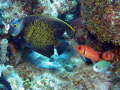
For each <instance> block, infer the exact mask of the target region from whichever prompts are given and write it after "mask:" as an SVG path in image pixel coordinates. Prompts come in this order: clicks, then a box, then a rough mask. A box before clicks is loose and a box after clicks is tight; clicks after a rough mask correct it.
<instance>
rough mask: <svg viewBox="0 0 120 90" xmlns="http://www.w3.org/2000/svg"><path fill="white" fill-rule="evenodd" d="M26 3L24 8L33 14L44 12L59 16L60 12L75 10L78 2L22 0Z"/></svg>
mask: <svg viewBox="0 0 120 90" xmlns="http://www.w3.org/2000/svg"><path fill="white" fill-rule="evenodd" d="M21 3H23V4H24V6H23V10H24V11H26V12H27V13H28V15H31V14H44V15H49V16H53V17H58V15H59V14H62V13H65V12H67V11H69V10H73V9H74V8H75V6H76V4H77V2H76V1H75V0H72V1H66V0H44V1H43V0H31V1H30V0H26V1H21Z"/></svg>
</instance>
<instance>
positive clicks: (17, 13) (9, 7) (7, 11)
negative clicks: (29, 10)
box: [0, 0, 27, 33]
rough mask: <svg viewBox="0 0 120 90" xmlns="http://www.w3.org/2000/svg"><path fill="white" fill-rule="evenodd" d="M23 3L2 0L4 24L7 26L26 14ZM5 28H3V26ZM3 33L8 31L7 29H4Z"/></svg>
mask: <svg viewBox="0 0 120 90" xmlns="http://www.w3.org/2000/svg"><path fill="white" fill-rule="evenodd" d="M22 6H23V5H22V4H21V3H20V2H17V1H14V2H13V0H1V1H0V9H1V11H2V12H1V18H2V24H3V25H4V26H5V27H6V28H7V24H8V23H10V22H11V21H13V20H15V19H17V18H21V17H23V16H26V15H27V14H26V13H25V11H23V10H22ZM2 29H3V28H2ZM2 31H3V33H7V30H6V29H3V30H2Z"/></svg>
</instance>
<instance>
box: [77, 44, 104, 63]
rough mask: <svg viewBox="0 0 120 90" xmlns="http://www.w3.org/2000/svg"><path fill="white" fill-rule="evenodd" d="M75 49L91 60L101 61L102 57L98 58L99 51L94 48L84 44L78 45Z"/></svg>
mask: <svg viewBox="0 0 120 90" xmlns="http://www.w3.org/2000/svg"><path fill="white" fill-rule="evenodd" d="M77 50H78V52H79V53H80V54H81V55H82V56H84V57H86V58H89V59H91V60H93V61H102V59H100V57H99V55H100V54H101V53H100V52H96V51H95V50H93V49H92V48H90V47H88V46H85V45H79V46H77Z"/></svg>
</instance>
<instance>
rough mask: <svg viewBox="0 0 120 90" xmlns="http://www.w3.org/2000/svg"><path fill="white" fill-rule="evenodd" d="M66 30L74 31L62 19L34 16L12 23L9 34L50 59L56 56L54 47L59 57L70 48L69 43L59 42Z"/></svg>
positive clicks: (16, 40)
mask: <svg viewBox="0 0 120 90" xmlns="http://www.w3.org/2000/svg"><path fill="white" fill-rule="evenodd" d="M66 29H72V30H74V29H73V28H72V27H71V26H70V25H68V24H67V23H66V22H64V21H62V20H60V19H57V18H53V17H49V16H45V15H32V16H27V17H23V18H20V19H18V20H15V21H13V22H11V23H10V24H9V27H8V33H9V34H10V35H11V37H12V39H13V40H14V41H15V42H17V43H19V44H22V45H25V46H27V47H29V48H31V49H33V50H34V51H36V52H38V53H41V54H43V55H45V56H47V57H50V56H51V55H53V54H54V47H56V49H57V52H58V55H60V54H62V53H63V52H64V51H65V50H66V49H67V48H68V46H69V44H68V43H67V42H65V41H59V40H58V39H59V38H61V37H62V35H63V33H64V32H65V30H66Z"/></svg>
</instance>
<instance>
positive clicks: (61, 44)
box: [56, 41, 69, 55]
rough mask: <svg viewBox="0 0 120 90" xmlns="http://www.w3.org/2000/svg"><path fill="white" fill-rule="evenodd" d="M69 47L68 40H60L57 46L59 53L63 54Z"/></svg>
mask: <svg viewBox="0 0 120 90" xmlns="http://www.w3.org/2000/svg"><path fill="white" fill-rule="evenodd" d="M68 47H69V43H68V42H65V41H60V42H59V43H58V44H57V46H56V49H57V53H58V55H61V54H62V53H63V52H65V51H66V50H67V49H68Z"/></svg>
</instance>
